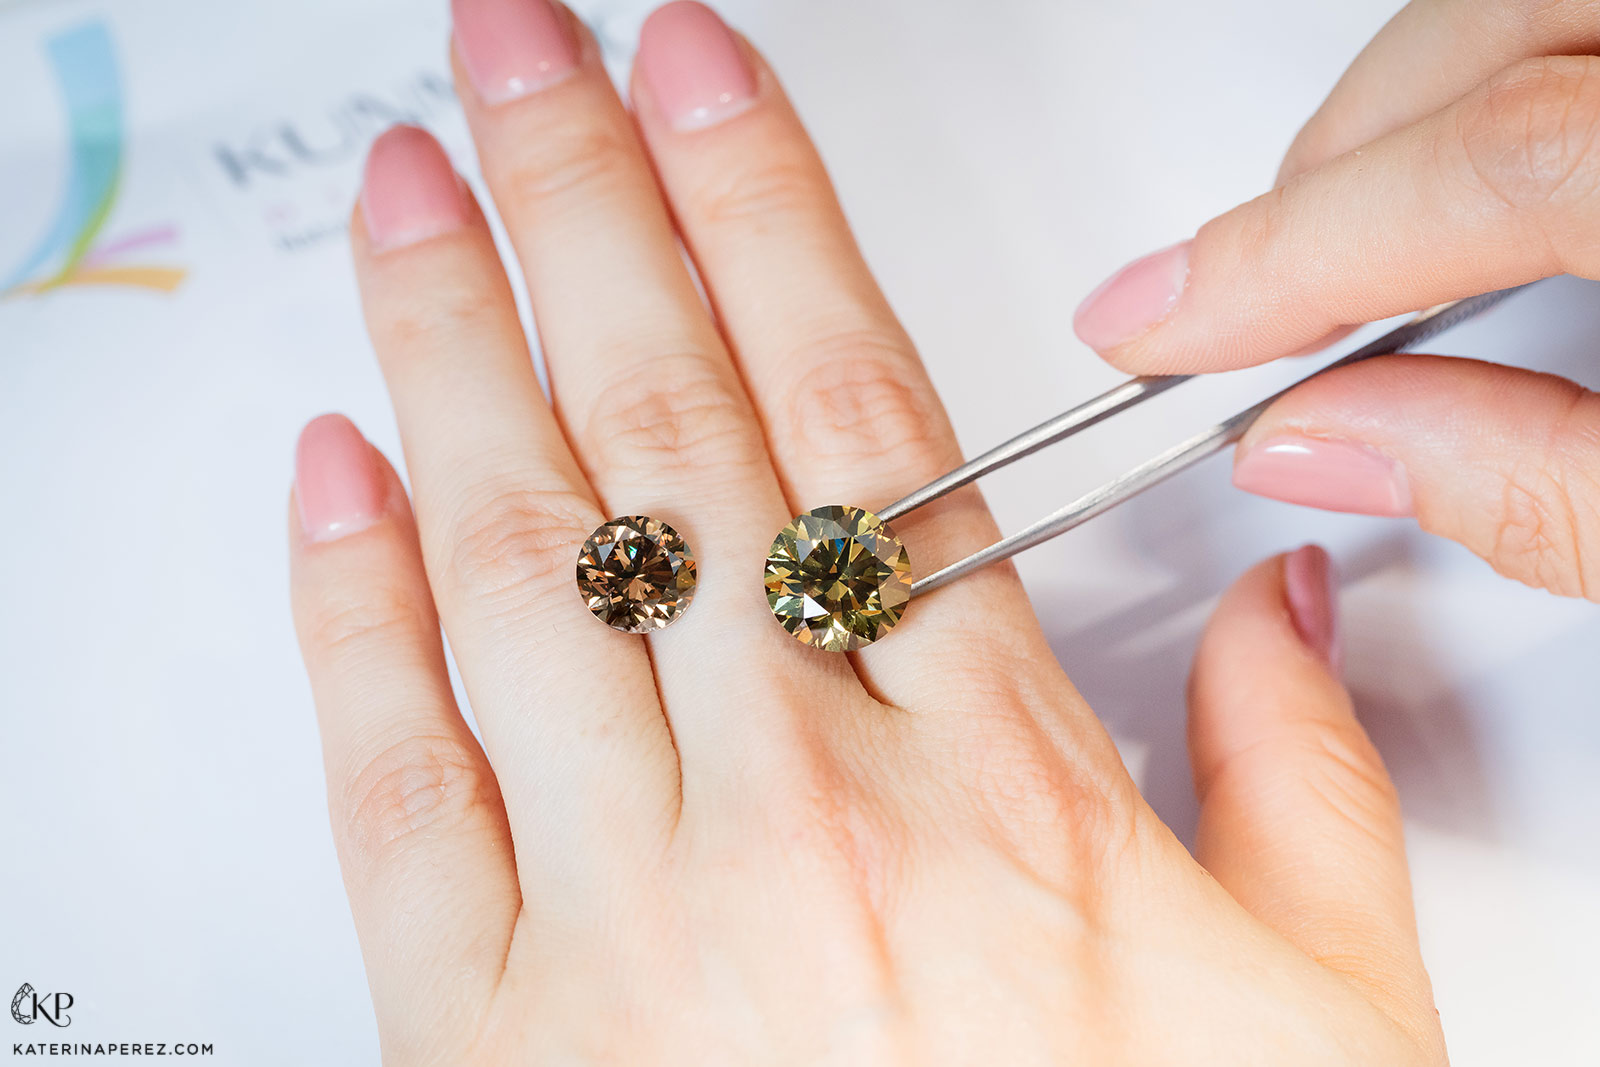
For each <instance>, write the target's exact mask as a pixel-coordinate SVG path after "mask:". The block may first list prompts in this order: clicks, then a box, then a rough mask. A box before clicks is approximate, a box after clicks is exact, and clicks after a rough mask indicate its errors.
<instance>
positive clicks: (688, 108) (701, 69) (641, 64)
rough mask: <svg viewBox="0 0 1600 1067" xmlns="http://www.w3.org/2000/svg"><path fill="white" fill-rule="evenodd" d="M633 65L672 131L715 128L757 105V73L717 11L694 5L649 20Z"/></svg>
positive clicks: (676, 6)
mask: <svg viewBox="0 0 1600 1067" xmlns="http://www.w3.org/2000/svg"><path fill="white" fill-rule="evenodd" d="M634 62H635V63H637V64H638V68H639V75H640V77H641V78H642V79H643V81H644V85H645V88H646V89H647V90H648V91H649V93H650V97H651V99H653V100H654V101H655V104H656V107H658V108H659V109H660V110H661V113H662V115H664V116H665V117H666V120H667V121H668V122H669V123H671V124H672V127H673V129H677V130H700V129H704V128H705V127H707V126H715V125H716V124H717V123H719V122H721V121H723V120H724V119H728V118H731V117H733V116H734V115H737V114H738V113H739V112H741V111H743V110H745V109H746V108H747V107H749V106H750V104H751V102H752V101H754V100H755V96H756V78H755V74H754V72H752V71H751V70H750V65H749V64H748V63H746V62H745V58H744V52H743V50H742V49H740V47H739V42H738V41H737V40H735V39H734V36H733V34H732V33H731V32H729V30H728V27H727V26H726V25H724V23H723V21H722V20H721V19H720V18H718V17H717V14H716V12H714V11H712V10H711V9H710V8H709V7H706V6H705V5H704V4H697V3H694V2H693V0H679V2H678V3H672V4H668V5H666V6H665V7H663V8H660V9H659V10H657V11H656V12H655V13H654V14H652V15H651V16H650V17H649V18H648V19H645V23H644V28H643V29H642V30H641V31H640V33H639V54H638V56H637V57H636V59H635V60H634Z"/></svg>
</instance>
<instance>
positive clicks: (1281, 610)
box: [1189, 545, 1437, 1042]
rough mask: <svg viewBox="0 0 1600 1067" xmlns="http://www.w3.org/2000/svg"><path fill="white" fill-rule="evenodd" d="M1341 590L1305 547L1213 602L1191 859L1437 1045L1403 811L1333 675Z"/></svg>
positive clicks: (1197, 735) (1198, 676)
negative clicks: (1197, 818)
mask: <svg viewBox="0 0 1600 1067" xmlns="http://www.w3.org/2000/svg"><path fill="white" fill-rule="evenodd" d="M1337 595H1338V594H1337V588H1336V579H1335V577H1334V575H1333V570H1332V566H1331V564H1330V562H1329V560H1328V556H1327V553H1326V552H1324V551H1323V550H1322V549H1320V548H1317V547H1316V546H1313V545H1308V546H1306V547H1304V548H1301V549H1299V550H1297V551H1295V552H1293V553H1290V554H1289V555H1287V556H1279V557H1276V558H1274V559H1270V560H1268V561H1266V562H1265V563H1262V564H1260V565H1258V566H1257V567H1255V568H1254V569H1253V570H1251V571H1250V572H1249V573H1248V574H1246V575H1245V576H1244V577H1243V578H1242V579H1240V580H1239V582H1238V583H1237V584H1235V585H1234V587H1233V588H1232V589H1230V590H1229V591H1228V592H1227V593H1226V594H1225V595H1224V596H1223V598H1222V602H1221V604H1220V605H1218V607H1217V611H1216V614H1215V615H1214V616H1213V617H1212V619H1211V622H1210V624H1209V625H1208V626H1207V627H1206V632H1205V636H1204V637H1203V638H1202V640H1201V644H1200V649H1199V652H1198V654H1197V655H1196V658H1195V664H1194V673H1193V676H1192V677H1191V679H1190V685H1189V709H1190V710H1189V751H1190V758H1191V760H1192V762H1193V765H1194V780H1195V790H1196V792H1197V793H1198V795H1199V798H1200V822H1199V827H1198V831H1197V838H1196V858H1197V859H1199V861H1200V862H1201V863H1202V864H1204V865H1205V867H1206V868H1207V869H1208V870H1209V871H1210V872H1211V873H1212V874H1213V875H1214V876H1215V877H1216V879H1217V881H1218V882H1220V883H1221V884H1222V886H1223V887H1224V888H1225V889H1227V890H1228V891H1229V892H1230V893H1232V894H1233V896H1234V898H1235V899H1236V900H1238V901H1239V903H1240V904H1242V905H1243V906H1244V907H1245V908H1246V909H1247V910H1248V911H1250V912H1251V913H1252V914H1254V915H1255V916H1256V917H1257V918H1259V919H1261V920H1262V921H1263V922H1265V923H1267V925H1269V926H1271V927H1273V928H1274V929H1276V930H1277V931H1278V932H1279V933H1281V934H1283V936H1284V937H1286V938H1288V939H1289V940H1290V941H1292V942H1293V943H1294V944H1296V945H1297V946H1299V947H1300V948H1301V950H1303V951H1304V952H1306V953H1307V954H1308V955H1310V956H1311V957H1312V958H1314V959H1316V960H1318V961H1319V962H1321V963H1323V964H1325V965H1326V966H1328V967H1330V968H1332V969H1334V970H1337V971H1340V972H1342V973H1343V974H1345V975H1347V976H1349V978H1350V979H1351V980H1352V981H1354V982H1356V983H1358V985H1359V986H1360V987H1361V988H1362V989H1363V990H1364V991H1365V992H1366V993H1367V995H1368V996H1369V997H1370V998H1371V999H1372V1000H1373V1001H1374V1003H1376V1004H1377V1005H1378V1006H1379V1007H1381V1008H1383V1009H1384V1010H1386V1011H1387V1012H1388V1013H1389V1014H1390V1015H1391V1016H1392V1017H1393V1018H1394V1019H1395V1020H1396V1021H1397V1022H1399V1023H1400V1024H1401V1025H1403V1026H1405V1027H1406V1028H1407V1029H1408V1030H1410V1031H1411V1032H1412V1033H1413V1034H1414V1035H1415V1036H1416V1037H1417V1039H1418V1040H1419V1041H1422V1042H1436V1041H1437V1023H1436V1021H1435V1018H1434V1012H1433V1003H1432V993H1431V991H1430V988H1429V983H1428V977H1427V974H1426V972H1424V970H1423V968H1422V958H1421V954H1420V951H1419V949H1418V946H1417V933H1416V919H1415V916H1414V915H1413V912H1412V905H1411V886H1410V880H1409V876H1408V875H1407V872H1406V856H1405V843H1404V840H1403V836H1402V829H1401V821H1400V807H1399V803H1398V800H1397V799H1396V796H1395V792H1394V786H1393V785H1392V784H1391V783H1390V781H1389V776H1388V774H1387V773H1386V772H1385V770H1384V767H1383V761H1382V760H1381V759H1380V758H1379V756H1378V752H1377V750H1376V749H1375V748H1373V746H1372V742H1371V741H1370V740H1368V738H1367V735H1366V732H1365V731H1364V730H1363V729H1362V728H1361V724H1360V723H1358V722H1357V721H1356V717H1355V715H1354V713H1353V712H1352V710H1351V706H1350V697H1349V694H1348V693H1346V692H1345V689H1344V686H1343V684H1342V683H1341V682H1340V681H1339V675H1338V669H1339V668H1338V665H1339V659H1340V652H1339V634H1338V621H1337V611H1338V608H1337V603H1336V597H1337Z"/></svg>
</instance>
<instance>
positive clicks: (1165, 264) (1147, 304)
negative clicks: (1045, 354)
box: [1072, 241, 1190, 352]
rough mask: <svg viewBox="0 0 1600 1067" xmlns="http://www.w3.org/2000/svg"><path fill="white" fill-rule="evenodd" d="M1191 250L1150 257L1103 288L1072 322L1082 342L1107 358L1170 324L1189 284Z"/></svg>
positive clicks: (1167, 251)
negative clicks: (1107, 354) (1118, 348)
mask: <svg viewBox="0 0 1600 1067" xmlns="http://www.w3.org/2000/svg"><path fill="white" fill-rule="evenodd" d="M1189 244H1190V242H1188V241H1184V242H1182V243H1181V244H1175V245H1173V246H1172V247H1171V248H1163V249H1162V250H1161V251H1159V252H1152V253H1150V254H1149V255H1148V256H1145V257H1144V258H1143V259H1136V260H1134V261H1133V262H1132V263H1129V264H1128V265H1127V266H1126V267H1123V268H1122V269H1121V270H1119V271H1117V273H1115V274H1113V275H1112V276H1111V277H1110V278H1108V279H1106V280H1105V281H1104V282H1102V283H1101V284H1100V287H1099V288H1098V289H1096V290H1095V291H1094V292H1092V293H1090V294H1089V297H1088V299H1086V300H1085V301H1084V302H1083V303H1081V304H1079V305H1078V310H1077V312H1076V314H1074V315H1073V316H1072V328H1073V330H1074V331H1075V332H1076V333H1077V335H1078V337H1079V339H1080V340H1082V341H1083V343H1084V344H1086V345H1088V346H1089V347H1090V348H1092V349H1094V350H1095V351H1097V352H1103V351H1105V350H1106V349H1108V348H1115V347H1116V346H1117V345H1120V344H1122V343H1123V342H1124V341H1129V340H1132V339H1133V338H1135V337H1137V336H1139V335H1140V334H1141V333H1143V332H1144V331H1146V330H1148V329H1149V328H1150V327H1152V326H1154V325H1155V324H1156V323H1158V322H1160V321H1161V320H1162V319H1164V318H1166V317H1167V315H1168V314H1169V313H1170V312H1171V311H1172V309H1173V308H1175V307H1177V305H1178V297H1179V296H1181V295H1183V286H1184V283H1185V282H1187V281H1188V280H1189Z"/></svg>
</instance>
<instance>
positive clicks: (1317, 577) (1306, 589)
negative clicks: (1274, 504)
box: [1283, 545, 1344, 671]
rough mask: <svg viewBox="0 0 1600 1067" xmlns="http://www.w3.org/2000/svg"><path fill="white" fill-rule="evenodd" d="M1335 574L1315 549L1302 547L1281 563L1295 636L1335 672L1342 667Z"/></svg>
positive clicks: (1330, 562) (1324, 555) (1323, 553)
mask: <svg viewBox="0 0 1600 1067" xmlns="http://www.w3.org/2000/svg"><path fill="white" fill-rule="evenodd" d="M1338 588H1339V579H1338V571H1337V570H1336V569H1335V567H1334V565H1333V560H1332V559H1330V558H1329V556H1328V553H1327V552H1326V551H1325V550H1324V549H1322V548H1320V547H1318V546H1317V545H1302V546H1301V547H1300V548H1297V549H1295V550H1294V551H1293V552H1291V553H1289V554H1288V555H1287V556H1285V557H1284V559H1283V590H1284V597H1285V599H1286V600H1287V601H1288V604H1289V617H1290V619H1291V620H1292V621H1293V622H1294V629H1295V633H1297V634H1299V635H1300V640H1301V641H1303V642H1305V646H1306V647H1307V648H1309V649H1310V650H1311V651H1312V652H1313V653H1315V654H1316V656H1317V658H1318V659H1320V660H1322V662H1324V663H1326V664H1327V665H1328V666H1329V667H1331V668H1332V669H1333V670H1334V671H1338V670H1340V669H1341V668H1342V666H1343V659H1344V653H1343V648H1342V644H1341V642H1340V639H1339V594H1338Z"/></svg>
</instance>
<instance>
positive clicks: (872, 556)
mask: <svg viewBox="0 0 1600 1067" xmlns="http://www.w3.org/2000/svg"><path fill="white" fill-rule="evenodd" d="M766 573H767V603H768V604H769V605H771V607H772V614H774V615H776V616H777V618H778V621H779V622H780V623H782V624H783V628H784V629H785V630H788V631H789V632H790V633H791V634H793V635H794V637H795V639H796V640H798V641H799V642H800V643H801V644H806V645H811V646H813V647H814V648H820V649H823V650H824V651H827V652H851V651H854V650H855V649H858V648H861V647H862V646H863V645H870V644H872V642H874V641H876V640H878V638H880V637H882V636H883V635H884V634H886V633H888V632H889V631H890V630H891V629H893V628H894V624H895V623H897V622H899V621H900V613H901V612H903V611H904V610H905V607H906V602H907V601H908V600H910V599H911V559H910V557H908V556H907V555H906V550H905V546H904V545H902V544H901V543H900V539H899V538H897V537H895V535H894V531H893V530H891V529H889V526H888V524H887V523H885V522H884V521H883V520H882V519H880V518H878V516H876V515H874V514H873V513H872V512H870V511H866V510H864V509H862V508H852V507H847V506H842V505H831V506H829V507H825V508H817V509H816V510H815V511H808V512H806V513H805V514H804V515H796V516H795V518H794V521H792V522H791V523H789V525H787V526H785V527H784V528H783V530H782V532H780V533H779V534H778V538H777V540H775V541H773V542H772V550H771V551H770V552H768V553H767V572H766Z"/></svg>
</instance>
